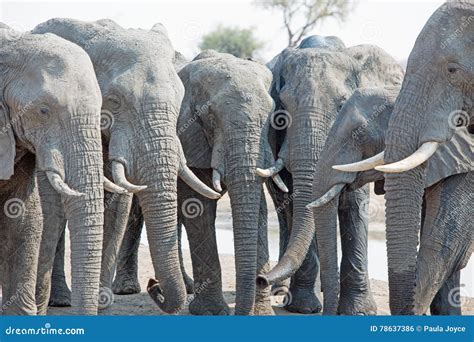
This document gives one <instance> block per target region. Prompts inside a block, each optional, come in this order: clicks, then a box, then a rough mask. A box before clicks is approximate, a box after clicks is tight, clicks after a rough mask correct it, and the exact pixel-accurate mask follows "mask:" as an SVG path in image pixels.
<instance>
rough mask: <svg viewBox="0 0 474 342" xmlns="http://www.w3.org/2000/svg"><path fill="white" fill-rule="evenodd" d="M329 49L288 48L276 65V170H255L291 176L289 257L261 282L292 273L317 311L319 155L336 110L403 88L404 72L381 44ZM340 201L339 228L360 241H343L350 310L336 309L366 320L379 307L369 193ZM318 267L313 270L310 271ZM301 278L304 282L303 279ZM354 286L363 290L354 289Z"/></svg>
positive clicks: (327, 298)
mask: <svg viewBox="0 0 474 342" xmlns="http://www.w3.org/2000/svg"><path fill="white" fill-rule="evenodd" d="M320 40H321V38H320V39H316V40H315V41H316V42H317V41H320ZM333 40H334V39H333ZM334 41H337V40H334ZM311 45H312V44H311V43H309V46H311ZM330 45H332V48H327V47H325V46H324V44H323V46H322V47H319V46H318V45H317V44H316V46H317V47H307V48H298V49H291V48H288V49H286V50H284V51H283V52H282V53H281V54H280V56H279V57H278V60H277V61H276V62H274V67H273V89H272V94H273V96H274V99H275V101H276V103H277V108H279V110H278V111H277V112H276V113H277V114H279V115H274V116H273V119H274V120H273V121H274V122H273V123H274V124H273V125H272V127H273V130H271V131H270V134H273V135H274V136H276V138H275V139H273V140H274V141H276V144H275V145H274V151H275V153H278V159H277V161H276V163H275V164H274V165H273V166H272V167H271V168H269V169H266V170H258V172H259V175H261V176H263V177H265V176H266V177H268V176H273V175H275V174H278V172H280V171H282V170H283V172H285V173H286V172H289V174H291V178H292V197H291V198H292V201H291V207H292V215H291V216H292V222H291V225H290V226H291V229H290V230H291V234H290V238H289V241H288V247H287V248H286V251H285V253H284V255H283V256H282V257H281V258H280V261H279V262H278V264H277V265H276V266H275V267H274V268H273V269H272V270H271V271H270V272H269V273H266V274H263V273H262V274H259V275H258V277H257V283H258V284H259V286H262V287H265V286H267V285H269V284H275V283H278V282H280V281H281V280H283V279H286V278H288V277H289V276H292V275H293V274H295V276H294V278H293V280H292V282H293V283H294V286H293V288H292V287H291V286H290V291H291V293H292V294H293V292H294V291H297V292H302V291H304V290H305V296H306V298H307V299H306V301H307V302H312V303H315V307H316V305H317V304H319V303H318V301H317V300H316V299H315V293H314V291H313V286H314V280H312V279H315V278H316V275H315V274H314V271H313V270H315V271H316V272H317V271H318V268H319V261H318V260H317V248H316V243H315V242H314V240H313V238H314V229H315V228H314V220H313V215H312V211H311V210H309V209H307V208H306V205H308V204H309V203H310V202H311V198H312V182H313V177H314V172H315V170H316V163H317V161H318V159H319V154H320V152H321V150H322V148H323V146H324V143H325V141H326V138H327V136H328V132H329V129H330V128H331V125H332V124H333V122H334V120H335V118H336V116H337V113H338V111H339V110H340V109H341V108H342V106H343V104H344V102H345V101H346V100H347V99H348V98H349V97H350V96H351V95H352V94H353V93H354V91H355V90H356V89H357V88H360V87H368V86H374V87H375V86H395V85H399V84H401V82H402V79H403V69H402V67H401V66H400V65H399V64H398V63H397V62H396V61H395V60H394V59H393V58H392V57H391V56H389V55H388V54H387V53H386V52H385V51H383V50H382V49H381V48H379V47H377V46H372V45H358V46H353V47H348V48H346V47H345V46H344V45H343V43H342V42H340V43H339V44H330ZM272 131H277V132H276V133H272ZM284 181H286V179H284ZM343 196H344V198H345V199H344V201H346V202H347V205H345V206H341V207H340V210H339V212H338V215H339V219H340V222H341V229H342V230H343V232H346V233H347V234H351V235H352V236H355V237H357V239H354V240H350V241H346V242H347V243H346V244H345V245H344V246H343V250H344V252H343V259H344V260H343V263H342V264H343V270H342V273H343V277H342V279H344V281H343V283H342V284H341V298H342V299H343V300H341V303H344V305H345V307H340V308H339V309H340V311H341V312H347V313H351V312H354V311H358V312H364V313H367V314H369V313H373V311H374V310H373V306H374V305H373V303H374V301H373V298H372V294H371V292H370V284H369V281H368V274H367V250H366V245H367V242H366V241H364V239H365V238H366V237H367V224H368V222H367V219H366V216H367V215H364V211H366V210H367V208H366V207H364V206H363V205H362V204H363V202H364V201H365V200H366V199H367V198H368V196H369V193H368V188H367V187H362V188H360V189H357V190H354V191H347V192H345V194H344V195H343ZM321 220H323V218H321ZM336 220H337V219H336V216H331V217H326V218H325V222H323V221H321V224H332V225H336V224H337V222H336ZM308 228H309V229H308ZM359 246H361V247H362V250H361V249H360V248H359ZM308 248H310V249H309V253H307V251H308ZM356 251H358V252H357V253H356ZM359 252H360V253H359ZM313 260H315V261H313ZM314 263H316V266H311V264H314ZM300 266H301V268H300V269H299V270H298V268H299V267H300ZM302 270H303V271H302ZM306 270H311V272H308V271H306ZM295 272H296V273H295ZM298 278H301V279H302V280H301V281H298ZM299 283H300V284H299ZM355 288H357V289H364V291H362V292H361V291H353V289H355ZM302 289H303V290H302ZM323 291H325V290H324V289H323ZM326 291H328V292H325V296H324V301H325V304H326V305H324V306H325V308H326V309H327V310H329V311H328V312H335V311H336V309H337V308H329V306H330V304H329V303H331V302H332V304H335V301H334V299H333V298H331V296H329V295H326V294H327V293H330V292H331V291H330V290H326ZM357 302H358V303H363V305H362V304H361V305H359V306H358V307H357V308H353V307H350V303H357ZM319 307H320V304H319ZM303 309H304V307H303ZM311 309H312V308H310V310H311Z"/></svg>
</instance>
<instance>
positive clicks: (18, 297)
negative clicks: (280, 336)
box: [0, 161, 43, 315]
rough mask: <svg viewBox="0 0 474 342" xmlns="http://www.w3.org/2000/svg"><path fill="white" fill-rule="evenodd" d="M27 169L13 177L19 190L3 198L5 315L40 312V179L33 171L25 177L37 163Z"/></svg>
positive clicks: (0, 216)
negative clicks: (38, 281) (37, 293)
mask: <svg viewBox="0 0 474 342" xmlns="http://www.w3.org/2000/svg"><path fill="white" fill-rule="evenodd" d="M21 166H22V165H21V164H20V165H18V166H17V167H18V168H20V167H21ZM26 167H27V168H28V170H25V169H26ZM26 167H25V169H24V170H23V171H24V172H19V174H22V175H20V176H18V175H14V176H13V177H12V180H11V182H12V184H15V185H16V186H17V188H16V189H14V190H12V191H10V192H8V193H4V194H2V196H1V198H0V203H2V213H1V215H0V227H1V229H2V230H5V236H6V240H5V241H3V242H2V252H3V257H2V262H3V265H2V267H1V268H2V269H3V271H2V273H3V274H2V275H3V277H2V279H1V282H2V297H3V298H2V307H1V308H0V313H2V314H3V315H36V312H37V307H36V300H35V291H36V277H37V271H38V256H39V249H40V244H41V234H42V229H43V222H42V211H41V202H40V198H39V193H38V187H37V184H36V177H33V172H31V174H29V175H28V178H26V179H25V176H24V173H25V171H29V170H33V168H34V161H32V164H30V165H27V166H26ZM15 176H16V177H15ZM19 178H21V179H19Z"/></svg>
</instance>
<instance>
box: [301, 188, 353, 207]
mask: <svg viewBox="0 0 474 342" xmlns="http://www.w3.org/2000/svg"><path fill="white" fill-rule="evenodd" d="M344 186H345V184H341V183H339V184H336V185H334V186H333V187H332V188H331V189H329V191H328V192H326V193H325V194H324V195H322V196H321V197H319V198H318V199H317V200H315V201H313V202H311V203H310V204H308V205H307V206H306V208H308V209H312V208H316V207H320V206H322V205H324V204H326V203H328V202H329V201H331V200H332V199H334V197H336V196H337V195H338V194H339V193H340V192H341V191H342V189H343V188H344Z"/></svg>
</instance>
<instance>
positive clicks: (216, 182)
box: [212, 169, 222, 192]
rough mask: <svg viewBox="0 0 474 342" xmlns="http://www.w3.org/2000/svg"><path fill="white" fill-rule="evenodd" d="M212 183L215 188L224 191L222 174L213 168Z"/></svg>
mask: <svg viewBox="0 0 474 342" xmlns="http://www.w3.org/2000/svg"><path fill="white" fill-rule="evenodd" d="M212 185H213V186H214V189H216V190H217V191H219V192H221V191H222V186H221V174H220V173H219V171H217V170H216V169H213V170H212Z"/></svg>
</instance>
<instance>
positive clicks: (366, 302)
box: [337, 291, 377, 316]
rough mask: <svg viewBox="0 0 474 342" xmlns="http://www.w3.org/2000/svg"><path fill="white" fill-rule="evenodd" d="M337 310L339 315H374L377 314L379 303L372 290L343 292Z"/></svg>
mask: <svg viewBox="0 0 474 342" xmlns="http://www.w3.org/2000/svg"><path fill="white" fill-rule="evenodd" d="M337 312H338V314H339V315H353V316H373V315H376V314H377V304H376V303H375V300H374V297H372V293H371V292H370V291H364V292H359V293H351V294H341V297H340V299H339V307H338V309H337Z"/></svg>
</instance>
